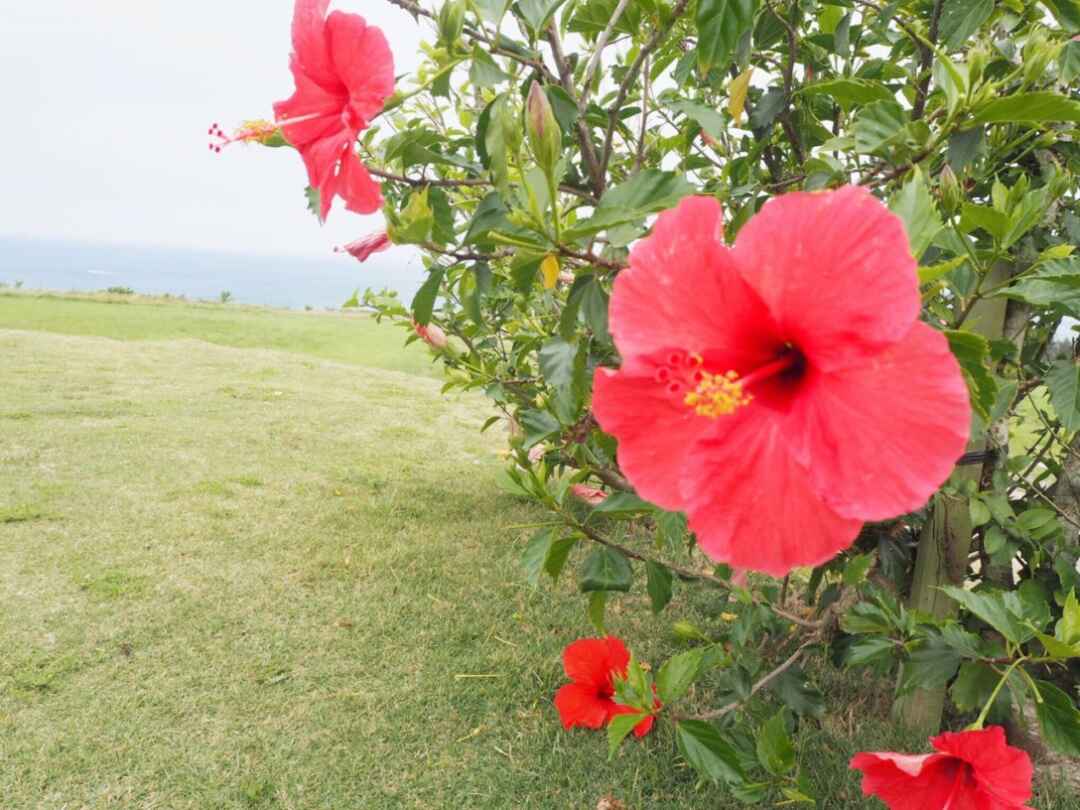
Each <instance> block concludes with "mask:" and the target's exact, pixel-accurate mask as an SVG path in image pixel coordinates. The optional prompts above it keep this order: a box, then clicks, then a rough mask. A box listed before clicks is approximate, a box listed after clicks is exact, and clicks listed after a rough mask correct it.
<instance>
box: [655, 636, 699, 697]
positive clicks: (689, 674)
mask: <svg viewBox="0 0 1080 810" xmlns="http://www.w3.org/2000/svg"><path fill="white" fill-rule="evenodd" d="M704 660H705V649H704V648H702V647H698V648H696V649H693V650H687V651H686V652H684V653H679V654H678V655H674V656H672V657H671V658H669V659H668V660H667V661H665V662H664V663H663V665H662V666H661V667H660V670H659V671H658V672H657V673H656V689H657V691H658V692H659V694H660V701H661V702H662V703H663V704H664V705H665V706H666V705H668V704H670V703H674V702H675V701H676V700H678V699H679V698H681V697H682V696H683V695H685V694H686V692H687V690H689V689H690V686H691V684H693V683H694V680H695V679H696V678H697V676H698V674H699V673H700V672H701V664H702V662H703V661H704Z"/></svg>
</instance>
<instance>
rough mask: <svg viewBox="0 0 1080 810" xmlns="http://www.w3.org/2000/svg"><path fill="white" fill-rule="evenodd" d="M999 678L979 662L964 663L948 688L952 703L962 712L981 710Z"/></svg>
mask: <svg viewBox="0 0 1080 810" xmlns="http://www.w3.org/2000/svg"><path fill="white" fill-rule="evenodd" d="M1000 680H1001V676H1000V675H998V674H997V673H996V672H994V670H993V669H991V668H990V667H989V666H987V665H986V664H984V663H982V662H981V661H965V662H964V663H963V664H962V665H961V666H960V672H959V674H958V675H957V676H956V680H955V681H953V684H952V686H950V687H949V695H950V696H951V697H952V701H953V703H955V704H956V708H958V709H959V710H960V711H962V712H973V711H976V710H978V709H981V708H982V707H983V706H985V705H986V701H988V700H989V699H990V695H991V693H992V692H993V691H994V688H995V687H996V686H997V685H998V681H1000Z"/></svg>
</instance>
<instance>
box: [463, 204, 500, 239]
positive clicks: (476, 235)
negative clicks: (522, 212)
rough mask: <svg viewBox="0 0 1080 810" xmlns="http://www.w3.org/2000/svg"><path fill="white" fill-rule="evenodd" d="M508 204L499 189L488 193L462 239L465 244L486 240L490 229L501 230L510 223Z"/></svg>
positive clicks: (477, 207)
mask: <svg viewBox="0 0 1080 810" xmlns="http://www.w3.org/2000/svg"><path fill="white" fill-rule="evenodd" d="M506 214H507V210H506V205H505V204H504V203H503V201H502V197H500V196H499V193H498V192H497V191H493V192H491V193H490V194H488V195H487V196H486V197H484V199H482V200H481V201H480V204H479V205H478V206H476V211H475V213H473V218H472V220H471V221H470V222H469V230H468V232H467V233H466V234H465V238H464V239H463V240H462V243H463V244H466V245H472V244H477V243H479V242H483V241H484V237H486V236H487V235H488V233H489V232H490V231H493V230H499V229H501V228H504V227H506V226H508V225H509V222H508V220H507V219H506Z"/></svg>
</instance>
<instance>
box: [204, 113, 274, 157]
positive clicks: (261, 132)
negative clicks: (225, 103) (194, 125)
mask: <svg viewBox="0 0 1080 810" xmlns="http://www.w3.org/2000/svg"><path fill="white" fill-rule="evenodd" d="M277 131H278V124H273V123H271V122H270V121H262V120H259V121H245V122H244V123H243V124H242V125H241V127H240V128H239V129H238V130H236V132H234V133H233V134H232V135H229V134H227V133H226V132H225V130H223V129H222V128H221V126H220V125H219V124H211V125H210V129H209V131H208V132H207V134H208V135H209V136H210V144H209V145H210V151H211V152H215V153H220V152H221V150H222V149H224V148H225V147H226V146H230V145H232V144H234V143H266V142H267V141H268V140H270V139H271V138H273V137H274V135H275V134H277Z"/></svg>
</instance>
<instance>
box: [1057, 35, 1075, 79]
mask: <svg viewBox="0 0 1080 810" xmlns="http://www.w3.org/2000/svg"><path fill="white" fill-rule="evenodd" d="M1058 70H1060V71H1061V74H1060V75H1061V81H1063V82H1064V83H1065V84H1072V83H1073V82H1075V81H1076V80H1077V79H1078V78H1080V42H1078V41H1076V40H1069V41H1068V42H1066V43H1065V47H1064V48H1062V49H1061V55H1060V56H1059V57H1058Z"/></svg>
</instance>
